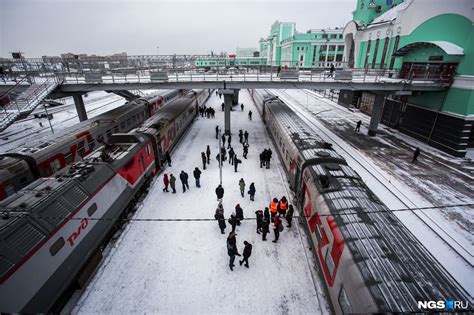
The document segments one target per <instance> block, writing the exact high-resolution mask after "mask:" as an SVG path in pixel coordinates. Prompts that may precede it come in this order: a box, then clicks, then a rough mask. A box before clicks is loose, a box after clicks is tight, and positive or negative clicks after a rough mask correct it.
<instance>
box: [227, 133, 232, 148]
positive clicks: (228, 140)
mask: <svg viewBox="0 0 474 315" xmlns="http://www.w3.org/2000/svg"><path fill="white" fill-rule="evenodd" d="M231 142H232V136H231V135H229V137H227V149H230V148H231Z"/></svg>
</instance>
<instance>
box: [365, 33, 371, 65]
mask: <svg viewBox="0 0 474 315" xmlns="http://www.w3.org/2000/svg"><path fill="white" fill-rule="evenodd" d="M370 43H371V40H370V39H369V41H368V42H367V50H366V51H365V61H364V68H365V67H367V62H369V55H370Z"/></svg>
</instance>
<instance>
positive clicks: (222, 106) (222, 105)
mask: <svg viewBox="0 0 474 315" xmlns="http://www.w3.org/2000/svg"><path fill="white" fill-rule="evenodd" d="M221 108H222V111H224V109H225V104H224V103H222V104H221Z"/></svg>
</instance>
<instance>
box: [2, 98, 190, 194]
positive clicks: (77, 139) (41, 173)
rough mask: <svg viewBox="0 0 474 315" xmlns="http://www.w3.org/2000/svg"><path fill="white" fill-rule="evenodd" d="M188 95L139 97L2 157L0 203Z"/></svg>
mask: <svg viewBox="0 0 474 315" xmlns="http://www.w3.org/2000/svg"><path fill="white" fill-rule="evenodd" d="M186 93H187V90H181V91H179V90H173V91H168V92H165V93H159V94H155V95H151V96H148V97H145V98H140V99H137V100H134V101H131V102H128V103H126V104H124V105H122V106H120V107H118V108H115V109H113V110H110V111H108V112H106V113H103V114H101V115H98V116H96V117H94V118H91V119H88V120H86V121H83V122H80V123H78V124H76V125H74V126H72V127H70V128H67V129H66V130H64V131H62V132H61V134H62V135H61V136H59V137H54V138H51V139H46V140H45V139H42V140H37V141H35V142H33V143H31V144H27V145H24V146H21V147H20V148H17V149H15V150H13V151H10V152H6V153H3V154H0V200H3V199H4V198H5V197H7V196H9V195H11V194H13V193H14V192H16V191H18V190H19V189H21V188H22V187H25V186H26V185H28V184H29V183H31V182H32V181H34V180H35V179H37V178H39V177H47V176H51V175H53V174H55V173H56V172H57V171H59V170H60V169H62V168H64V167H65V166H66V165H67V164H70V163H73V162H77V161H80V160H81V159H82V158H84V157H85V156H87V155H88V154H90V153H91V152H92V151H93V150H94V148H95V147H96V146H97V142H98V140H100V141H105V140H107V139H108V138H109V137H110V135H111V134H112V133H118V132H128V131H130V130H131V129H133V128H136V127H138V126H140V124H141V123H143V121H144V120H146V119H147V118H149V117H151V116H153V115H154V114H155V113H156V111H157V110H159V109H160V108H162V107H163V106H164V105H165V104H167V103H169V102H171V101H173V100H175V99H177V98H178V97H179V96H182V95H185V94H186Z"/></svg>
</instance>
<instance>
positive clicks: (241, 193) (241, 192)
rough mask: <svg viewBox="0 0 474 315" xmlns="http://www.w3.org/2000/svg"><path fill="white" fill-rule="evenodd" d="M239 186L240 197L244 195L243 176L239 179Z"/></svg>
mask: <svg viewBox="0 0 474 315" xmlns="http://www.w3.org/2000/svg"><path fill="white" fill-rule="evenodd" d="M239 187H240V195H241V196H242V197H245V195H244V193H245V181H244V179H243V178H241V179H240V180H239Z"/></svg>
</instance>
